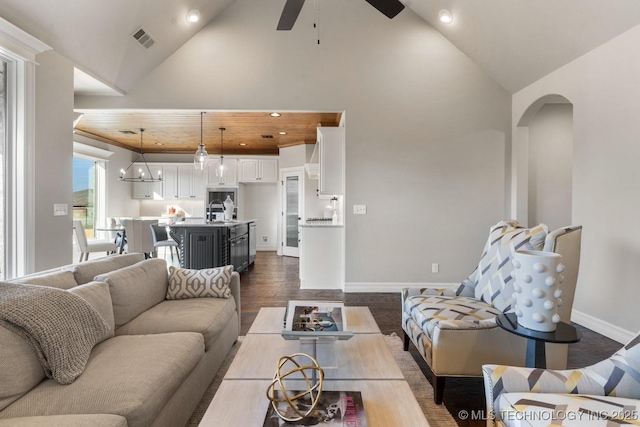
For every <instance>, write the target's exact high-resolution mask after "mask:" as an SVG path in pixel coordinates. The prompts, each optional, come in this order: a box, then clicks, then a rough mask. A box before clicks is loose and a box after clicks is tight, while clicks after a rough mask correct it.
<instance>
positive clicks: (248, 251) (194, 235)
mask: <svg viewBox="0 0 640 427" xmlns="http://www.w3.org/2000/svg"><path fill="white" fill-rule="evenodd" d="M252 224H255V220H248V221H232V222H213V223H208V224H204V223H201V224H198V223H184V222H178V223H175V224H171V225H169V235H170V236H171V238H173V239H174V240H175V241H176V242H178V245H179V247H180V266H181V267H182V268H190V269H202V268H213V267H221V266H223V265H229V264H231V265H233V267H234V270H235V271H237V272H241V271H244V270H246V269H247V268H248V267H249V264H250V263H252V262H253V260H254V259H255V247H256V246H255V236H254V235H253V231H254V230H255V228H254V227H252Z"/></svg>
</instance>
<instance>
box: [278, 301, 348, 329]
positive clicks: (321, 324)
mask: <svg viewBox="0 0 640 427" xmlns="http://www.w3.org/2000/svg"><path fill="white" fill-rule="evenodd" d="M282 336H283V337H284V338H285V339H300V338H305V337H307V338H314V337H334V338H338V339H349V338H351V337H352V336H353V333H352V332H350V331H349V330H348V328H347V317H346V316H345V311H344V303H342V302H341V301H297V300H292V301H289V302H288V304H287V310H286V311H285V316H284V329H283V331H282Z"/></svg>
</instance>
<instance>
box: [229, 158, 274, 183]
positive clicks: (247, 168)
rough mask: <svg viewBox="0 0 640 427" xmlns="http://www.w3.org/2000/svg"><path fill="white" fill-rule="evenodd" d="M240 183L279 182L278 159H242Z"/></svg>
mask: <svg viewBox="0 0 640 427" xmlns="http://www.w3.org/2000/svg"><path fill="white" fill-rule="evenodd" d="M238 181H239V182H277V181H278V159H240V160H239V161H238Z"/></svg>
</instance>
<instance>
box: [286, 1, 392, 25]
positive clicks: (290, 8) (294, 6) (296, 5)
mask: <svg viewBox="0 0 640 427" xmlns="http://www.w3.org/2000/svg"><path fill="white" fill-rule="evenodd" d="M366 1H367V3H369V4H370V5H371V6H373V7H375V8H376V9H378V10H379V11H380V12H382V13H383V14H384V15H385V16H386V17H387V18H389V19H392V18H393V17H395V16H396V15H397V14H398V13H400V12H401V11H402V9H404V5H403V4H402V3H400V1H399V0H366ZM303 4H304V0H287V2H286V3H285V5H284V9H283V10H282V15H280V21H278V28H277V29H278V30H283V31H288V30H291V29H292V28H293V24H295V23H296V19H298V15H299V14H300V10H301V9H302V5H303Z"/></svg>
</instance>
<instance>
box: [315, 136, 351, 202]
mask: <svg viewBox="0 0 640 427" xmlns="http://www.w3.org/2000/svg"><path fill="white" fill-rule="evenodd" d="M317 136H318V141H317V144H318V146H317V148H318V161H319V163H320V177H319V185H318V194H319V195H324V196H331V195H334V194H336V195H337V194H344V175H345V173H344V169H345V147H344V128H342V127H319V128H318V133H317Z"/></svg>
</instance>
